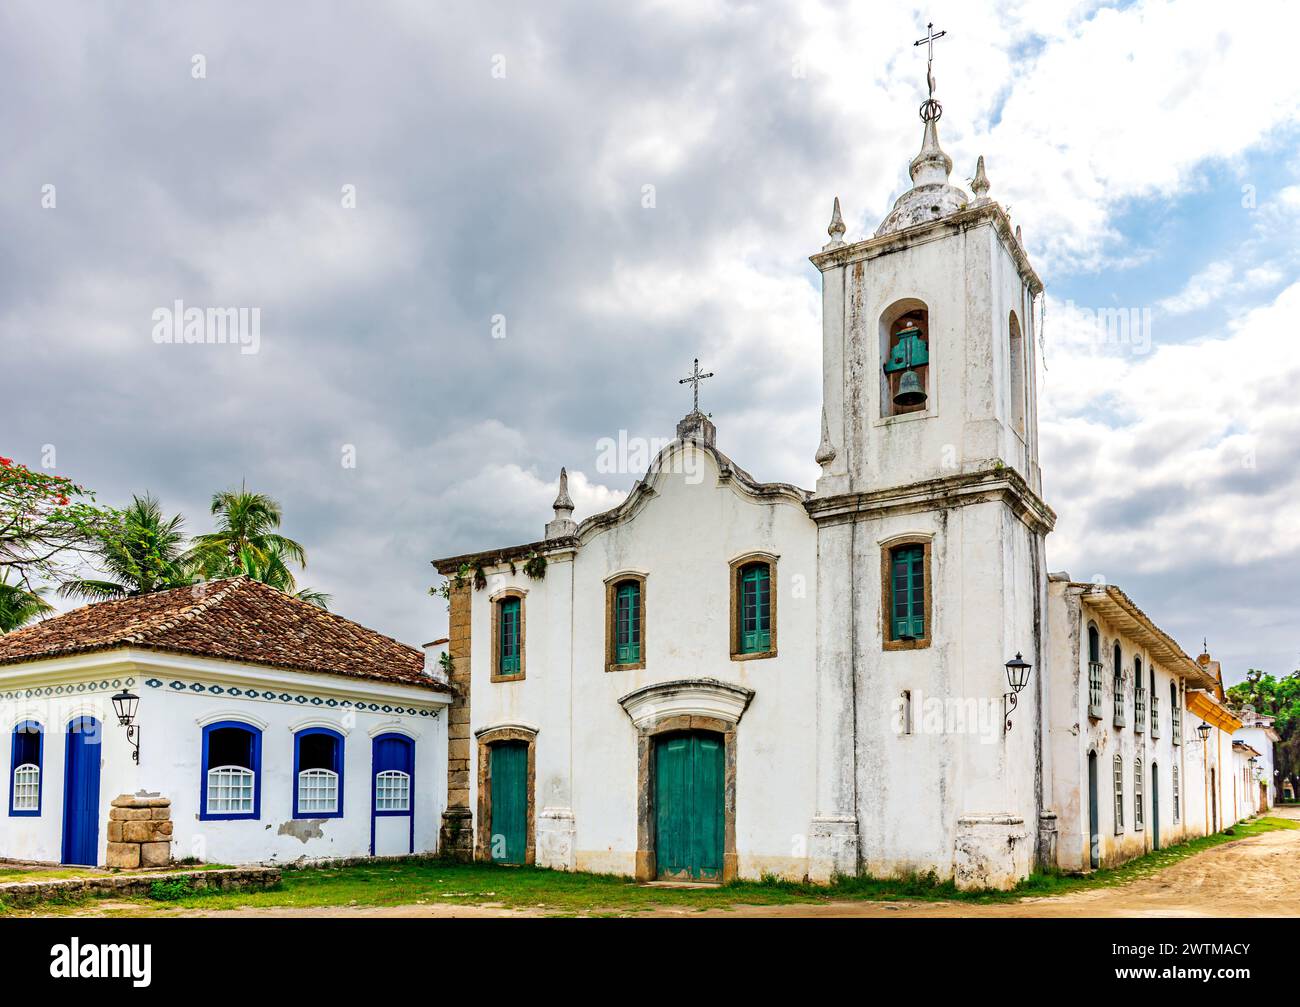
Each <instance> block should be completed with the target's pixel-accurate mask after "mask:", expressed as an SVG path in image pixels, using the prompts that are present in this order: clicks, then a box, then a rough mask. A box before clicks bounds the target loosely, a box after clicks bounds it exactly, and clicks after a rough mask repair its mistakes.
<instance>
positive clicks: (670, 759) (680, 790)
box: [654, 734, 723, 881]
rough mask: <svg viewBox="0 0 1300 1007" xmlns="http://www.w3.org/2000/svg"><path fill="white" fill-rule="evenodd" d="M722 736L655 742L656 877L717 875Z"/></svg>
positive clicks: (685, 736)
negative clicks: (657, 875) (657, 874)
mask: <svg viewBox="0 0 1300 1007" xmlns="http://www.w3.org/2000/svg"><path fill="white" fill-rule="evenodd" d="M722 778H723V747H722V739H721V738H720V737H718V736H717V735H711V734H679V735H673V736H670V737H668V738H665V739H664V740H662V741H660V742H659V743H658V744H656V745H655V794H654V797H655V863H656V867H657V869H658V873H659V876H660V877H661V878H674V879H680V880H685V881H721V880H722V847H723V820H722V803H723V795H722Z"/></svg>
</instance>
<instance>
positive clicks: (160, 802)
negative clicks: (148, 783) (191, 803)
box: [144, 797, 172, 808]
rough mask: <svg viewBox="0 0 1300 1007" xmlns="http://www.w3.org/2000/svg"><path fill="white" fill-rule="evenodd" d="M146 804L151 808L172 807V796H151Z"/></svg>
mask: <svg viewBox="0 0 1300 1007" xmlns="http://www.w3.org/2000/svg"><path fill="white" fill-rule="evenodd" d="M144 804H145V806H146V807H149V808H170V807H171V806H172V799H171V798H170V797H150V798H149V799H148V800H147V801H145V802H144Z"/></svg>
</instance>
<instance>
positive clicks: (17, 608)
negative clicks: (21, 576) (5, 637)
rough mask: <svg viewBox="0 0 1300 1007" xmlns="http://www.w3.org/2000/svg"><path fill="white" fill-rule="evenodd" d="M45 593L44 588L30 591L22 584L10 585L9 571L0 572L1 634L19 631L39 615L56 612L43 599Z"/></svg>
mask: <svg viewBox="0 0 1300 1007" xmlns="http://www.w3.org/2000/svg"><path fill="white" fill-rule="evenodd" d="M44 593H45V592H44V589H42V588H36V589H35V590H28V589H27V588H25V587H23V586H22V585H21V584H10V583H9V579H8V573H7V571H0V633H8V632H10V631H12V630H15V629H18V628H19V627H21V626H25V625H26V624H27V623H29V622H31V621H32V620H33V619H35V618H36V617H37V616H38V615H44V614H45V613H46V612H52V611H54V607H53V606H52V605H51V604H50V603H49V602H48V601H46V600H45V599H44V598H42V597H41V595H42V594H44Z"/></svg>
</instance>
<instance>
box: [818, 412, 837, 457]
mask: <svg viewBox="0 0 1300 1007" xmlns="http://www.w3.org/2000/svg"><path fill="white" fill-rule="evenodd" d="M834 460H835V445H834V444H832V443H831V429H830V425H829V424H828V423H827V422H826V407H825V406H822V442H821V443H820V444H818V445H817V454H816V455H814V456H813V461H815V462H816V463H817V464H818V465H820V466H821V467H822V468H825V467H826V466H827V465H829V464H830V463H831V462H833V461H834Z"/></svg>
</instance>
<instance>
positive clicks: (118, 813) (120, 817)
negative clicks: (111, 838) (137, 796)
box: [108, 808, 152, 822]
mask: <svg viewBox="0 0 1300 1007" xmlns="http://www.w3.org/2000/svg"><path fill="white" fill-rule="evenodd" d="M151 814H152V812H150V810H149V809H148V808H114V809H113V810H112V811H110V812H109V813H108V817H109V820H110V821H116V822H147V821H148V820H149V817H150V815H151Z"/></svg>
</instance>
